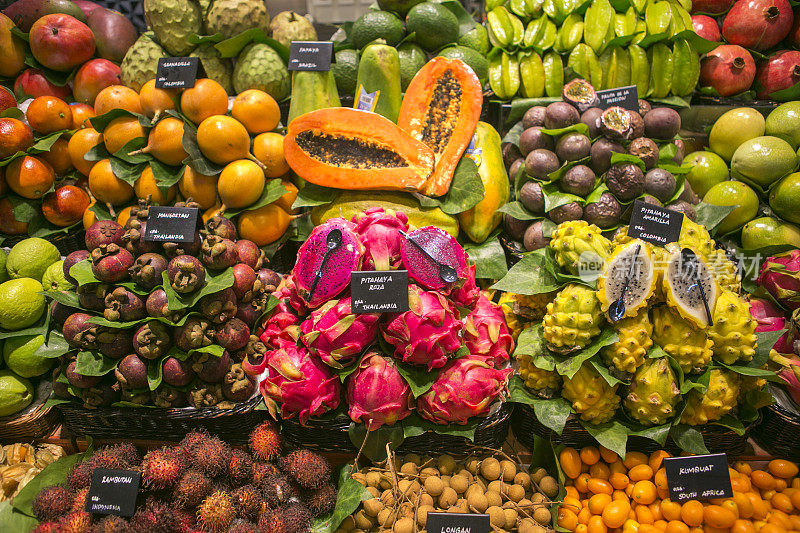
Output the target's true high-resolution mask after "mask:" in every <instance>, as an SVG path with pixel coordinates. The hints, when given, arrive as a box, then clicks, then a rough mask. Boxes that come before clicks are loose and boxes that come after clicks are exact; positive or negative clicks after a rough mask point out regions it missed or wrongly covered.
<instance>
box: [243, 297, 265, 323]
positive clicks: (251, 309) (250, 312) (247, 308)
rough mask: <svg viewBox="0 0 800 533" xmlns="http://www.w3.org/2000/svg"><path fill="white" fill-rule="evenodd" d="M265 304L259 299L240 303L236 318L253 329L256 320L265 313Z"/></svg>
mask: <svg viewBox="0 0 800 533" xmlns="http://www.w3.org/2000/svg"><path fill="white" fill-rule="evenodd" d="M263 310H264V305H262V303H261V301H260V300H258V299H254V300H251V301H250V302H247V303H242V304H239V306H238V307H237V309H236V318H238V319H239V320H241V321H242V322H244V323H245V324H247V327H248V328H250V329H251V330H252V329H253V327H255V325H256V320H258V318H259V317H260V316H261V315H263V314H264V313H263Z"/></svg>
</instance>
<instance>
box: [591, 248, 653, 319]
mask: <svg viewBox="0 0 800 533" xmlns="http://www.w3.org/2000/svg"><path fill="white" fill-rule="evenodd" d="M653 259H654V257H653V254H652V252H651V246H650V245H649V244H648V243H646V242H644V241H641V240H639V239H633V240H631V241H630V242H629V243H626V244H623V245H620V246H618V247H616V248H614V251H613V253H612V254H611V256H610V257H609V258H608V259H606V261H605V262H604V263H603V269H602V271H601V272H600V277H599V278H598V280H597V288H598V291H597V298H598V299H599V300H600V306H601V309H602V310H603V312H604V313H605V312H607V311H608V308H609V307H610V306H611V304H612V303H613V302H615V301H617V300H618V299H619V298H620V297H623V296H624V298H623V301H624V302H625V315H624V316H626V317H631V316H635V315H636V313H637V311H639V309H641V308H643V307H645V306H646V305H647V300H648V299H649V298H650V297H651V296H652V295H653V293H654V292H655V289H656V274H655V270H656V269H655V265H654V262H653ZM631 267H633V271H632V272H631Z"/></svg>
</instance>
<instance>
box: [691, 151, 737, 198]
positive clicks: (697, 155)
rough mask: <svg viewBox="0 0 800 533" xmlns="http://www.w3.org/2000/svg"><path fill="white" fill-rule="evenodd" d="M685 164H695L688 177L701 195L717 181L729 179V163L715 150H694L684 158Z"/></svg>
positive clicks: (696, 191)
mask: <svg viewBox="0 0 800 533" xmlns="http://www.w3.org/2000/svg"><path fill="white" fill-rule="evenodd" d="M683 164H684V165H687V164H688V165H693V166H692V170H690V171H689V173H688V174H686V179H687V180H688V181H689V185H691V186H692V190H693V191H694V192H695V193H697V195H698V196H700V197H702V196H704V195H705V194H706V193H707V192H708V190H709V189H710V188H711V187H713V186H714V185H716V184H717V183H721V182H723V181H725V180H727V179H728V165H727V163H725V160H724V159H722V158H721V157H720V156H718V155H717V154H715V153H714V152H705V151H700V152H693V153H691V154H689V155H687V156H686V157H684V158H683Z"/></svg>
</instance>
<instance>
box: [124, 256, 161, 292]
mask: <svg viewBox="0 0 800 533" xmlns="http://www.w3.org/2000/svg"><path fill="white" fill-rule="evenodd" d="M166 270H167V260H166V259H165V258H164V256H163V255H161V254H157V253H153V252H150V253H146V254H142V255H140V256H139V257H137V258H136V261H134V262H133V265H131V267H130V268H129V269H128V273H129V274H130V275H131V278H132V279H133V282H134V283H136V285H137V286H139V287H141V288H142V289H145V290H148V291H150V290H153V289H155V288H156V287H158V286H159V285H161V284H162V283H164V279H163V278H162V276H161V274H163V273H164V272H166Z"/></svg>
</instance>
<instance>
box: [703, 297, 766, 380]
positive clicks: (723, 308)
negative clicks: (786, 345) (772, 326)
mask: <svg viewBox="0 0 800 533" xmlns="http://www.w3.org/2000/svg"><path fill="white" fill-rule="evenodd" d="M708 336H709V338H710V339H711V341H712V342H713V343H714V348H713V350H714V359H716V360H717V361H720V362H722V363H724V364H726V365H732V364H734V363H736V362H737V361H745V362H746V361H751V360H752V359H753V356H754V355H755V353H756V321H755V320H754V319H753V317H752V316H751V315H750V304H749V303H748V302H747V301H746V300H744V299H743V298H742V297H741V296H739V295H738V294H736V293H734V292H732V291H729V290H723V291H722V292H721V293H720V295H719V296H718V297H717V305H716V306H715V307H714V325H713V326H711V328H710V329H709V331H708Z"/></svg>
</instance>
